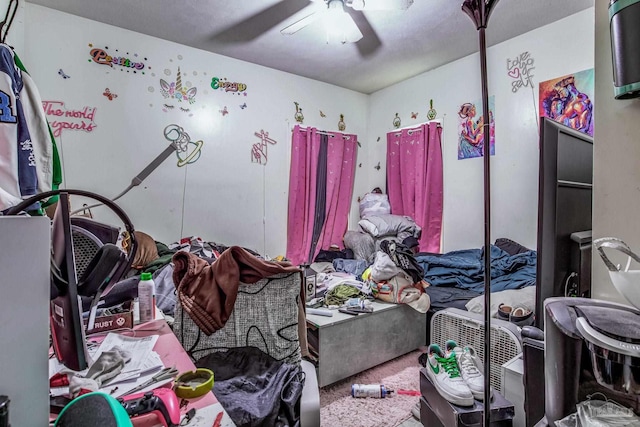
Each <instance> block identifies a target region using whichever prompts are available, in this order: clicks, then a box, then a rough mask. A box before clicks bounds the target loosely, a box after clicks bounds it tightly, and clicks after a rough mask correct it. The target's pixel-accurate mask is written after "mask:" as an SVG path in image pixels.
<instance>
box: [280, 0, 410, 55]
mask: <svg viewBox="0 0 640 427" xmlns="http://www.w3.org/2000/svg"><path fill="white" fill-rule="evenodd" d="M323 1H324V3H325V5H326V7H324V8H323V9H322V10H319V11H316V12H313V13H311V14H310V15H307V16H305V17H304V18H302V19H300V20H298V21H296V22H294V23H293V24H291V25H288V26H286V27H284V28H283V29H281V30H280V33H282V34H284V35H293V34H295V33H297V32H298V31H300V30H302V29H303V28H305V27H307V26H309V25H311V24H314V23H316V22H318V21H321V22H323V24H324V26H325V28H326V29H327V42H328V43H331V42H339V43H343V44H344V43H356V42H358V41H359V40H360V39H362V37H363V34H362V31H361V29H360V27H359V25H358V24H360V25H361V26H362V27H364V29H365V31H366V32H367V33H369V34H371V33H373V35H375V32H374V31H373V29H372V28H371V25H370V24H369V22H368V20H367V18H366V17H365V16H364V14H362V11H369V10H406V9H408V8H409V7H410V6H411V5H412V4H413V1H414V0H323ZM350 9H351V10H353V11H350ZM376 38H377V37H376ZM376 43H377V44H378V45H379V44H380V41H379V40H377V42H376ZM376 47H377V46H376Z"/></svg>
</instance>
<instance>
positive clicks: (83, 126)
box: [42, 101, 97, 138]
mask: <svg viewBox="0 0 640 427" xmlns="http://www.w3.org/2000/svg"><path fill="white" fill-rule="evenodd" d="M42 108H43V109H44V113H45V114H46V115H47V119H48V121H49V125H51V131H52V133H53V136H54V137H56V138H57V137H59V136H60V135H61V134H62V131H63V130H65V129H66V130H82V131H85V132H91V131H92V130H93V129H95V128H96V127H97V125H96V123H95V122H94V121H93V119H94V117H95V114H96V107H84V108H82V109H78V110H69V109H67V107H66V106H65V105H64V102H63V101H42Z"/></svg>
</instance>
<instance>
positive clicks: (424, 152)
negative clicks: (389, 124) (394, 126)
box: [387, 122, 444, 253]
mask: <svg viewBox="0 0 640 427" xmlns="http://www.w3.org/2000/svg"><path fill="white" fill-rule="evenodd" d="M441 137H442V127H441V126H440V124H439V123H436V122H431V123H426V124H423V125H421V126H419V127H417V128H413V129H403V130H399V131H394V132H389V133H388V134H387V193H388V194H389V203H390V204H391V213H392V214H394V215H407V216H409V217H411V218H413V220H414V221H415V222H416V224H418V226H420V227H421V228H422V234H421V236H420V239H419V245H420V251H423V252H435V253H438V252H440V239H441V234H442V209H443V192H444V189H443V178H442V174H443V172H442V146H441Z"/></svg>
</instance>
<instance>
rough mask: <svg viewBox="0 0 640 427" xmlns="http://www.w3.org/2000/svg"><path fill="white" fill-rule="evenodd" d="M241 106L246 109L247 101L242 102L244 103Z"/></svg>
mask: <svg viewBox="0 0 640 427" xmlns="http://www.w3.org/2000/svg"><path fill="white" fill-rule="evenodd" d="M240 108H242V109H243V110H244V109H245V108H247V103H246V102H245V103H244V104H242V105H241V106H240Z"/></svg>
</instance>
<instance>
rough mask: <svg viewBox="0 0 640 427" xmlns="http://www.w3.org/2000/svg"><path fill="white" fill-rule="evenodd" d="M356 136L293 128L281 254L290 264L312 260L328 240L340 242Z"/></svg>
mask: <svg viewBox="0 0 640 427" xmlns="http://www.w3.org/2000/svg"><path fill="white" fill-rule="evenodd" d="M327 134H328V135H327ZM356 141H357V136H356V135H345V134H341V133H338V132H326V133H324V132H323V133H318V131H317V129H315V128H308V129H303V128H300V126H296V127H295V128H294V130H293V135H292V143H291V166H290V175H289V207H288V218H287V254H286V256H287V258H288V259H289V260H290V261H291V262H292V263H293V264H296V265H297V264H302V263H305V262H311V261H313V259H314V258H315V256H316V255H317V254H318V252H319V251H320V249H328V248H329V247H330V246H331V245H332V244H337V245H339V246H340V247H342V237H343V236H344V233H345V232H346V231H347V223H348V216H349V209H350V206H351V198H352V194H353V182H354V175H355V164H356V144H357V142H356Z"/></svg>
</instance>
